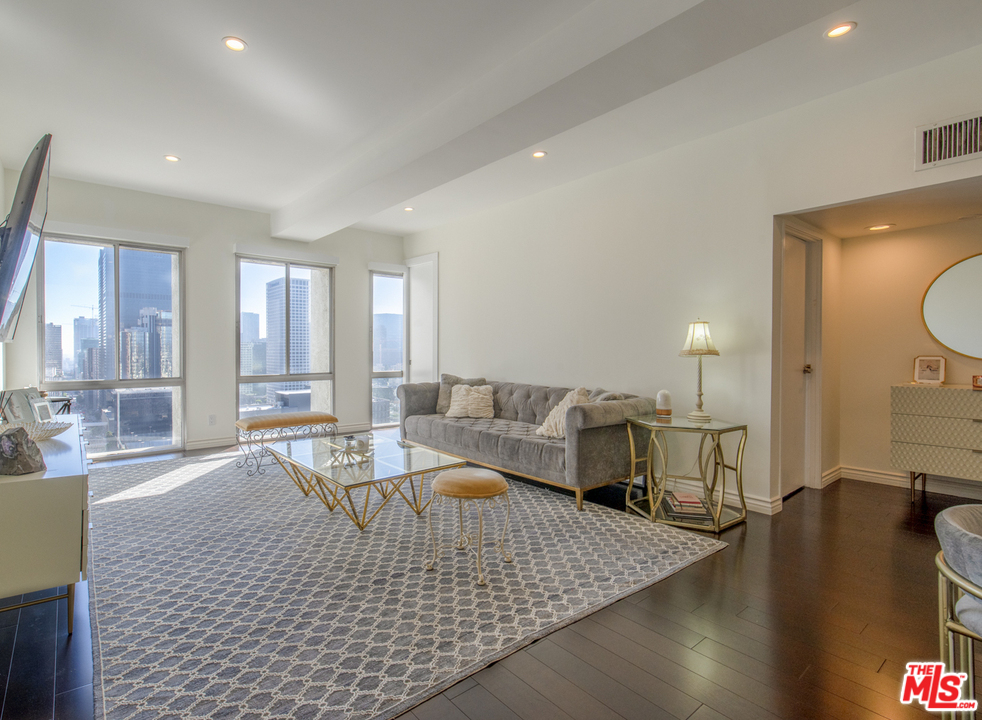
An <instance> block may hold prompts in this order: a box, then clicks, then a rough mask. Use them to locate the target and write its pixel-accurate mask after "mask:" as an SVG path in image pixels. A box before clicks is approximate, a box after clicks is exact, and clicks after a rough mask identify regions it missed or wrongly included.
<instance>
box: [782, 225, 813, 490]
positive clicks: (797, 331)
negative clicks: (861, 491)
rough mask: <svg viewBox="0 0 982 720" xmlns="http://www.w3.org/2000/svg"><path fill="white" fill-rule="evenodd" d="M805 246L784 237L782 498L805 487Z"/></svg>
mask: <svg viewBox="0 0 982 720" xmlns="http://www.w3.org/2000/svg"><path fill="white" fill-rule="evenodd" d="M806 245H807V243H805V242H804V241H802V240H799V239H798V238H796V237H791V236H790V235H785V236H784V263H783V264H784V277H783V284H782V291H781V297H782V299H781V497H787V496H788V495H790V494H791V493H793V492H795V491H796V490H799V489H801V488H802V487H804V486H805V446H806V443H805V407H806V400H807V394H806V390H807V388H806V382H807V378H808V373H806V372H805V365H806V363H807V360H806V353H805V338H806V315H807V314H808V313H807V309H806V286H807V278H808V272H807V254H808V253H807V248H806Z"/></svg>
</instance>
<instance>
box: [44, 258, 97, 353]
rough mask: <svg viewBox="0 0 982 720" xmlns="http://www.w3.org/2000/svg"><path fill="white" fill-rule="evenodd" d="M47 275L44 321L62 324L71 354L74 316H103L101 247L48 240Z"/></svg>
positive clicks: (65, 350)
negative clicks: (100, 286) (100, 272)
mask: <svg viewBox="0 0 982 720" xmlns="http://www.w3.org/2000/svg"><path fill="white" fill-rule="evenodd" d="M35 267H36V266H35ZM44 275H45V282H44V321H45V323H54V324H55V325H61V348H62V355H63V356H65V357H70V356H71V354H72V353H73V352H74V348H75V332H74V324H73V320H74V319H75V318H77V317H99V247H98V246H96V245H81V244H79V243H65V242H57V241H54V240H46V241H45V243H44Z"/></svg>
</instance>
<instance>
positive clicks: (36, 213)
mask: <svg viewBox="0 0 982 720" xmlns="http://www.w3.org/2000/svg"><path fill="white" fill-rule="evenodd" d="M50 147H51V135H50V134H48V135H45V136H44V137H43V138H41V140H40V141H39V142H38V144H37V145H35V146H34V149H33V150H32V151H31V154H30V155H29V156H28V157H27V162H26V163H24V169H23V170H22V171H21V173H20V180H19V181H18V182H17V192H16V193H15V194H14V204H13V205H12V206H11V208H10V214H9V215H8V216H7V221H6V227H4V228H3V229H2V230H0V232H2V239H0V342H10V341H11V340H13V339H14V331H15V330H17V318H18V317H20V308H21V305H23V304H24V292H25V291H26V290H27V282H28V280H30V279H31V269H32V268H33V267H34V258H35V257H36V256H37V251H38V244H39V243H40V241H41V230H42V229H43V228H44V218H45V217H46V216H47V214H48V166H49V160H48V150H49V148H50Z"/></svg>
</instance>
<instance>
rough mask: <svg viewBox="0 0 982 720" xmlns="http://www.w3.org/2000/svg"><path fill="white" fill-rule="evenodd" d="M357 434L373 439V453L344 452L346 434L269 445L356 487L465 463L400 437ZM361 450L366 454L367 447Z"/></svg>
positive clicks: (287, 457) (283, 455)
mask: <svg viewBox="0 0 982 720" xmlns="http://www.w3.org/2000/svg"><path fill="white" fill-rule="evenodd" d="M358 437H360V438H362V439H365V438H370V440H369V442H370V447H371V449H372V452H371V454H370V455H364V454H362V456H361V457H359V453H358V452H354V453H352V454H350V455H345V454H344V453H343V452H341V449H340V448H344V437H338V438H333V437H326V438H305V439H301V440H281V441H279V442H276V443H272V444H271V445H267V446H266V447H267V448H269V450H270V451H271V452H272V453H273V454H275V455H277V456H279V457H280V458H282V459H283V460H287V461H289V462H292V463H293V464H294V465H299V466H301V467H303V468H306V469H307V470H312V471H313V472H315V473H316V474H317V475H318V476H320V477H321V478H323V479H325V480H328V481H330V482H332V483H334V484H335V485H339V486H341V487H357V486H359V485H369V484H372V483H379V482H385V481H386V480H395V479H397V478H401V477H405V476H407V475H417V474H420V473H425V472H435V471H437V470H446V469H447V468H451V467H457V466H460V465H463V464H464V462H465V461H464V460H461V459H460V458H455V457H453V456H451V455H444V454H443V453H440V452H437V451H436V450H430V449H429V448H423V447H418V446H416V445H410V444H409V443H405V442H402V441H401V440H392V439H389V438H381V437H373V436H368V435H361V436H356V438H358ZM360 452H361V453H365V450H364V449H363V450H361V451H360Z"/></svg>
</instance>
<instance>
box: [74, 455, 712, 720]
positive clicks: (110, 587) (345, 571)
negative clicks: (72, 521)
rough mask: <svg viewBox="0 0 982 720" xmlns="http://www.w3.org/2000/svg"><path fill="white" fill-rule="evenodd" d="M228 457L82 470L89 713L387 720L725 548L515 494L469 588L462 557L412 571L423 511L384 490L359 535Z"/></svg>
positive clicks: (421, 554)
mask: <svg viewBox="0 0 982 720" xmlns="http://www.w3.org/2000/svg"><path fill="white" fill-rule="evenodd" d="M235 462H236V456H235V455H234V454H231V453H226V454H222V455H212V456H207V457H203V458H193V459H187V460H173V461H160V462H151V463H141V464H136V465H127V466H122V467H115V468H106V469H95V470H93V471H92V473H91V477H90V487H91V489H92V490H93V491H94V497H93V498H91V519H92V522H93V525H94V527H93V529H92V531H91V539H90V545H89V550H90V558H89V562H90V565H89V589H90V600H91V605H90V607H91V608H92V613H93V635H94V638H93V648H94V652H95V654H96V657H95V673H96V677H95V688H96V690H95V692H96V717H105V718H107V719H111V720H115V719H116V718H141V719H142V718H164V717H175V718H177V717H194V716H199V717H212V718H219V717H220V718H233V717H237V718H281V717H291V718H350V719H352V720H361V719H362V718H365V719H367V718H392V717H395V716H396V715H398V714H400V713H401V712H404V711H405V710H407V709H409V708H411V707H413V706H415V705H416V704H418V703H420V702H422V701H423V700H426V699H427V698H429V697H431V696H433V695H435V694H437V693H439V692H441V691H443V690H444V689H446V688H447V687H449V686H450V685H452V684H453V683H455V682H456V681H458V680H460V679H461V678H463V677H466V676H467V675H469V674H471V673H473V672H476V671H477V670H479V669H480V668H482V667H485V666H486V665H488V664H490V663H491V662H494V661H495V660H497V659H500V658H501V657H504V656H505V655H508V654H510V653H512V652H514V651H516V650H518V649H519V648H521V647H523V646H525V645H527V644H529V643H531V642H532V641H534V640H536V639H538V638H540V637H542V636H544V635H546V634H548V633H549V632H552V631H554V630H557V629H559V628H560V627H562V626H564V625H566V624H569V623H571V622H573V621H575V620H577V619H579V618H581V617H583V616H585V615H587V614H589V613H592V612H595V611H596V610H599V609H600V608H602V607H604V606H606V605H609V604H610V603H612V602H614V601H615V600H618V599H619V598H621V597H624V596H625V595H628V594H630V593H632V592H636V591H637V590H638V589H640V588H642V587H645V586H647V585H650V584H652V583H654V582H656V581H658V580H660V579H661V578H664V577H666V576H667V575H670V574H671V573H673V572H676V571H678V570H680V569H681V568H683V567H685V566H686V565H688V564H691V563H693V562H695V561H697V560H699V559H701V558H704V557H706V556H707V555H709V554H711V553H713V552H716V551H717V550H719V549H721V548H722V547H724V546H725V543H722V542H719V541H717V540H714V539H712V538H710V537H705V536H702V535H698V534H696V533H689V532H683V531H680V530H676V529H674V528H671V527H667V526H664V525H658V524H652V523H649V522H648V521H646V520H643V519H642V518H640V517H637V516H634V515H629V514H626V513H623V512H618V511H615V510H611V509H608V508H604V507H600V506H597V505H593V504H591V503H586V505H585V507H586V510H585V511H584V512H577V511H576V504H575V503H574V502H573V500H572V498H569V497H566V496H564V495H561V494H559V493H555V492H551V491H549V490H543V489H540V488H536V487H533V486H530V485H527V484H525V483H522V482H517V481H515V482H511V483H510V491H509V495H510V497H511V503H512V514H511V526H510V528H509V532H508V536H509V537H508V549H509V550H510V551H511V552H512V553H513V555H514V562H513V563H511V564H505V563H504V562H503V561H502V558H501V556H500V555H498V554H496V553H494V552H491V551H486V552H485V574H486V577H487V581H488V585H486V586H485V587H479V586H478V585H476V583H475V579H476V577H475V569H474V560H473V556H471V555H469V554H467V553H463V552H460V553H450V554H448V555H447V556H445V557H444V558H441V559H440V561H439V562H438V564H437V567H436V569H435V570H434V571H430V572H427V571H425V570H424V568H423V564H424V562H425V561H426V560H427V559H428V555H429V553H430V538H429V531H428V527H427V522H426V515H425V513H424V515H423V516H421V517H417V516H416V515H414V514H413V512H412V511H411V510H410V509H409V508H408V507H407V506H406V504H405V503H404V502H403V501H402V499H401V498H399V497H398V496H397V497H396V498H394V499H393V500H392V501H391V502H390V503H389V504H388V505H387V506H386V507H385V508H383V510H382V512H381V513H380V514H379V516H378V517H377V518H376V519H375V520H374V522H372V524H371V525H369V527H368V528H367V529H366V530H365V531H364V532H359V531H358V529H357V528H356V527H355V526H354V524H353V523H352V522H351V521H350V520H349V519H348V518H347V517H345V516H344V515H343V514H342V513H341V511H340V510H339V509H338V510H335V511H334V512H333V513H329V512H328V510H327V508H326V507H324V505H323V504H322V503H321V502H320V501H319V500H318V499H317V498H316V497H314V496H313V495H311V496H310V497H304V495H303V494H302V493H301V492H300V491H299V490H298V489H297V487H296V486H295V485H294V484H293V482H292V481H290V479H289V478H288V477H287V476H286V474H285V473H284V472H283V471H282V470H281V469H280V468H279V467H278V466H275V465H274V466H273V467H271V468H270V469H269V471H268V472H267V473H266V474H265V475H264V476H262V477H261V478H258V479H254V478H247V477H246V475H245V473H244V472H243V471H241V470H237V469H236V468H235ZM427 486H428V482H427ZM427 493H428V490H427ZM440 512H441V513H453V514H452V515H451V514H446V515H438V513H437V512H436V511H435V512H434V524H435V525H436V526H437V527H438V528H440V527H442V528H445V529H446V530H447V531H451V530H452V528H453V525H454V522H455V521H456V509H455V506H454V507H452V508H451V507H447V506H445V507H444V509H442V510H441V511H440ZM492 514H493V515H495V518H493V520H492V522H494V521H495V520H498V518H500V517H501V515H500V511H495V512H494V513H492ZM452 521H454V522H452ZM495 527H499V528H500V525H496V524H494V525H493V526H492V528H488V527H486V528H485V530H486V532H490V531H491V530H493V528H495ZM438 532H439V530H438ZM485 539H486V540H487V536H486V538H485Z"/></svg>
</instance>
